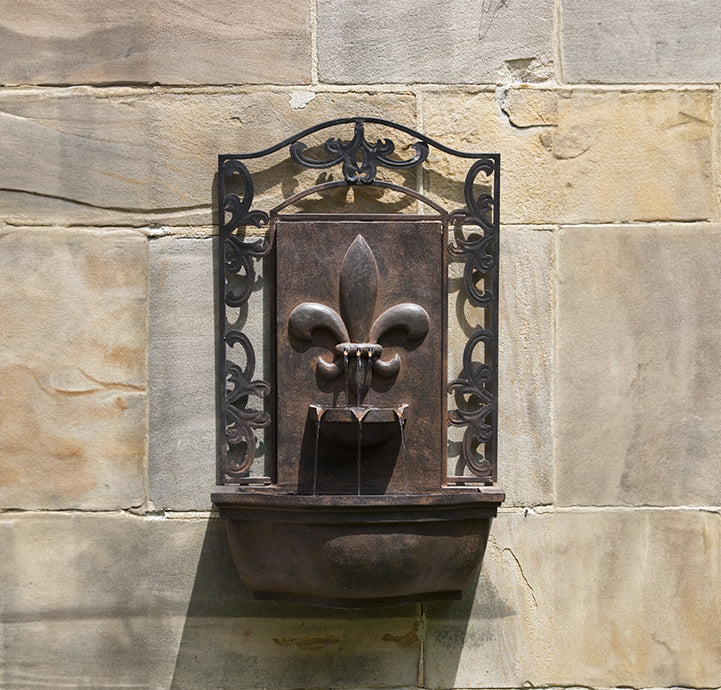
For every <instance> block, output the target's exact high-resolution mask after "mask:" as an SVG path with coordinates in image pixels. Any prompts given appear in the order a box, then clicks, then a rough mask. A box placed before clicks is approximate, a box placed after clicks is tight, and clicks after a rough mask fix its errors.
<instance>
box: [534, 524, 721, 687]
mask: <svg viewBox="0 0 721 690" xmlns="http://www.w3.org/2000/svg"><path fill="white" fill-rule="evenodd" d="M555 519H556V528H555V530H554V535H555V536H554V541H555V545H554V554H555V558H554V585H555V594H554V599H555V602H554V607H553V608H554V618H553V622H554V624H553V628H554V633H553V640H554V651H553V656H554V664H553V673H552V677H551V678H550V679H549V680H550V683H549V684H561V680H560V679H568V680H570V682H572V683H577V684H579V685H584V686H591V687H598V686H601V685H604V686H611V687H613V686H620V685H630V686H632V687H717V686H718V685H719V682H721V670H720V669H719V666H718V663H717V659H719V657H720V656H721V642H720V641H721V624H720V623H719V621H721V615H720V614H721V589H720V587H719V583H720V582H721V578H719V574H720V573H719V563H721V552H720V551H721V541H720V540H719V535H720V534H721V529H720V527H721V525H720V524H719V519H720V517H719V514H718V513H709V512H696V511H681V510H663V511H654V510H633V511H628V510H611V511H609V510H605V511H597V512H586V513H583V514H578V513H575V512H568V513H563V514H561V515H557V516H555ZM525 572H528V568H526V569H525Z"/></svg>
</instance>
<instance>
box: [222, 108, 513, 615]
mask: <svg viewBox="0 0 721 690" xmlns="http://www.w3.org/2000/svg"><path fill="white" fill-rule="evenodd" d="M366 126H370V127H374V128H377V129H381V128H384V129H386V130H387V129H391V130H394V131H395V132H396V133H400V134H401V135H402V136H406V137H411V138H412V140H413V141H412V143H411V144H410V147H411V148H412V149H413V154H412V155H411V156H410V157H408V158H403V157H401V156H399V155H398V154H397V153H396V152H395V148H396V145H395V144H394V142H393V141H392V140H391V139H389V138H383V139H378V140H377V141H376V142H375V143H371V142H369V141H368V140H367V139H366ZM344 127H353V135H352V137H349V138H348V139H347V140H344V139H343V138H331V139H327V140H326V141H325V143H324V144H323V146H322V149H321V151H320V153H319V152H318V150H317V148H316V149H313V148H308V146H307V145H306V143H305V142H304V141H303V140H307V139H308V138H309V137H312V136H313V135H315V134H316V133H319V132H322V131H324V130H326V129H330V128H344ZM286 148H287V149H288V151H289V156H290V158H291V159H292V161H294V162H295V164H296V165H298V166H300V169H333V168H335V167H336V166H340V167H341V171H342V179H338V180H330V181H328V180H326V181H323V182H321V183H319V184H315V185H313V186H311V187H309V188H307V189H304V190H303V191H300V192H297V193H294V194H292V195H291V196H289V197H288V198H286V199H285V200H284V201H282V202H281V203H280V204H278V205H277V206H276V207H275V208H273V209H272V210H270V211H269V212H265V211H263V210H259V209H254V208H252V204H253V199H254V186H253V178H252V176H251V173H250V171H249V169H248V166H247V161H251V160H256V159H263V158H265V157H266V156H271V155H273V154H276V153H277V152H280V151H283V150H285V149H286ZM431 149H434V151H437V152H438V153H439V154H443V155H446V156H451V157H460V158H465V159H469V160H470V161H471V165H470V168H469V170H468V173H467V175H466V178H465V185H464V192H463V195H464V200H465V206H464V207H462V208H459V209H457V210H454V211H452V212H450V213H449V212H447V211H446V210H445V209H444V208H442V207H441V206H440V205H439V204H438V203H436V202H435V201H433V200H432V199H430V198H428V197H427V196H425V195H423V194H422V193H421V192H419V191H418V190H416V189H413V188H411V187H408V186H405V185H400V184H397V183H395V182H390V181H384V180H381V179H379V178H378V172H379V167H382V168H386V169H389V170H396V171H400V170H410V169H411V168H415V167H416V166H422V165H423V163H425V162H426V159H427V157H428V155H429V151H430V150H431ZM499 166H500V157H499V155H498V154H475V153H467V152H461V151H456V150H454V149H451V148H449V147H447V146H444V145H443V144H441V143H439V142H437V141H435V140H433V139H431V138H429V137H426V136H424V135H422V134H421V133H419V132H416V131H415V130H413V129H410V128H408V127H405V126H403V125H400V124H397V123H393V122H390V121H387V120H383V119H380V118H343V119H338V120H333V121H329V122H324V123H320V124H318V125H316V126H315V127H311V128H309V129H307V130H304V131H303V132H300V133H298V134H297V135H295V136H293V137H290V138H288V139H286V140H284V141H282V142H280V143H278V144H276V145H274V146H271V147H269V148H267V149H264V150H262V151H257V152H253V153H245V154H228V155H221V156H220V157H219V175H218V191H219V208H220V209H222V211H221V213H220V223H219V224H220V237H221V242H220V250H219V264H218V271H219V285H220V295H219V297H220V299H219V304H220V314H219V324H220V333H219V365H220V366H219V368H220V372H221V385H220V408H221V428H222V442H221V454H220V462H219V465H220V470H219V474H220V484H219V486H217V487H216V489H215V491H214V492H213V494H212V499H213V502H214V503H215V504H216V505H217V506H218V507H219V510H220V514H221V516H222V517H224V518H225V519H226V525H227V532H228V539H229V544H230V549H231V553H232V555H233V559H234V562H235V564H236V567H237V570H238V572H239V574H240V576H241V578H242V579H243V581H244V582H245V583H246V585H247V586H248V587H250V588H251V589H252V590H253V591H254V593H255V596H256V597H257V598H261V599H278V600H293V601H303V602H308V603H316V604H322V605H328V606H346V607H367V606H390V605H396V604H402V603H406V602H410V601H420V600H429V599H449V598H458V597H460V595H461V592H462V590H463V589H464V588H465V587H466V586H467V584H468V583H469V582H470V581H471V579H472V578H473V576H474V575H475V573H476V572H477V571H478V568H479V567H480V564H481V561H482V557H483V553H484V550H485V546H486V541H487V538H488V532H489V529H490V525H491V521H492V518H493V517H494V516H495V515H496V510H497V507H498V506H499V505H500V503H501V502H502V501H503V499H504V493H503V491H502V490H501V489H500V488H499V487H498V486H496V476H497V463H496V435H497V413H498V407H497V388H498V386H497V371H498V367H497V357H498V354H497V353H498V348H497V338H498V242H499V236H498V235H499V225H498V223H499V221H498V196H499V184H500V180H499ZM238 183H239V186H240V189H239V191H231V187H232V186H233V185H236V186H238ZM348 186H361V187H366V188H372V187H375V188H380V189H382V190H386V191H390V192H392V193H394V194H396V195H403V196H404V197H406V198H409V199H411V200H412V202H413V203H414V204H418V206H419V207H420V206H422V207H423V208H424V209H425V211H426V212H425V213H418V214H408V213H393V214H389V213H384V212H379V213H357V212H356V213H352V212H346V209H343V212H342V213H338V212H326V211H323V212H317V211H316V210H312V211H308V210H307V209H305V208H303V201H304V200H306V199H309V198H310V197H312V196H316V197H317V196H319V195H320V196H321V200H322V198H323V195H324V194H328V193H329V192H331V191H332V190H334V189H337V188H341V187H348ZM292 207H296V208H301V210H300V211H296V212H291V211H290V209H291V208H292ZM313 208H314V209H315V208H317V205H316V206H314V207H313ZM247 227H255V228H265V227H267V232H266V234H265V236H263V237H255V238H253V237H251V236H250V235H251V233H247V234H246V233H245V232H244V228H247ZM449 229H450V230H452V232H453V233H454V236H453V241H451V242H450V243H449V237H448V235H449ZM449 256H450V258H451V259H452V260H454V261H459V262H463V264H464V265H463V276H464V278H463V282H464V286H465V296H466V299H467V300H468V302H469V303H470V304H471V305H472V306H474V307H475V308H476V309H477V312H478V317H479V319H478V320H479V325H478V326H476V327H474V328H473V329H472V331H471V332H470V333H469V334H468V336H469V337H468V341H467V344H466V346H465V349H464V352H463V368H462V371H460V372H455V374H454V375H452V376H451V377H450V379H451V380H450V381H448V378H449V376H448V373H447V366H448V365H447V362H448V358H447V354H448V353H447V348H448V345H447V339H448V338H447V294H448V277H447V275H448V270H447V267H448V257H449ZM257 262H264V263H263V266H264V270H263V283H264V289H265V290H266V291H267V292H268V295H267V296H268V302H269V304H270V305H271V306H270V308H269V309H268V312H270V313H269V314H267V318H269V319H271V325H272V327H271V328H270V340H271V347H272V349H273V351H272V356H271V362H272V365H271V371H272V375H271V376H270V379H271V381H265V380H254V372H255V350H254V347H253V344H252V343H251V340H250V338H249V336H248V335H247V333H245V332H244V331H243V330H242V327H241V326H239V325H238V324H239V323H240V322H242V318H241V317H240V316H231V312H233V311H235V312H237V313H238V314H240V313H244V311H245V310H247V309H248V305H249V300H250V297H251V294H252V292H253V288H254V285H255V283H256V265H257ZM239 359H240V360H241V361H242V364H238V363H237V362H238V360H239ZM449 396H450V399H449ZM254 401H256V403H254ZM261 401H262V403H261ZM257 403H261V404H257ZM449 403H450V404H449ZM449 425H450V426H451V427H452V428H455V429H459V430H462V432H463V434H462V435H463V438H462V440H461V441H459V442H458V443H457V444H456V445H457V446H459V447H460V452H459V454H458V457H457V458H455V459H449V453H448V426H449ZM260 434H263V435H264V441H263V448H264V451H265V452H264V457H263V461H262V467H260V468H259V467H258V461H257V458H256V446H257V445H258V444H259V441H258V436H259V435H260ZM271 451H272V452H271Z"/></svg>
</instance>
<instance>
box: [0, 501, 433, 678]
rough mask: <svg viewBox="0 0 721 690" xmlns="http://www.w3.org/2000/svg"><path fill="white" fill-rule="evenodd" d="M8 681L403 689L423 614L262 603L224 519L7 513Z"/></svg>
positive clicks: (0, 611) (1, 588) (1, 540)
mask: <svg viewBox="0 0 721 690" xmlns="http://www.w3.org/2000/svg"><path fill="white" fill-rule="evenodd" d="M0 549H1V551H2V554H3V559H2V561H0V621H1V623H0V626H1V627H0V635H1V636H2V638H3V645H4V646H3V652H4V658H3V665H4V668H3V675H2V676H0V687H6V688H21V687H48V688H51V687H52V688H57V687H67V688H80V687H94V688H100V687H119V686H122V687H138V688H170V687H172V688H178V689H183V690H197V689H198V688H217V687H222V688H228V689H229V690H231V689H234V688H237V689H246V688H248V689H250V688H274V689H276V688H277V689H278V690H282V689H283V688H289V689H290V688H300V687H361V686H363V685H366V684H367V685H368V686H371V687H381V686H385V687H399V686H410V685H412V684H414V682H415V680H416V677H417V673H418V657H419V638H418V635H417V634H416V629H417V621H418V618H417V609H416V607H412V606H407V607H402V608H396V609H390V610H381V611H371V612H361V611H334V610H324V609H317V608H312V607H306V606H300V605H292V604H275V603H269V602H262V603H261V602H256V601H255V600H254V599H253V598H252V596H251V595H250V593H249V592H248V590H247V589H246V588H245V587H244V586H243V585H242V584H241V582H240V580H239V578H238V576H237V575H236V573H235V569H234V567H233V564H232V562H231V560H230V555H229V553H228V550H227V543H226V541H225V531H224V527H223V523H222V521H221V520H217V519H211V520H209V521H206V520H201V519H196V520H182V519H173V520H159V519H148V518H141V517H133V516H127V515H78V514H75V515H57V514H56V515H44V516H39V515H33V514H25V515H14V516H3V517H2V518H0Z"/></svg>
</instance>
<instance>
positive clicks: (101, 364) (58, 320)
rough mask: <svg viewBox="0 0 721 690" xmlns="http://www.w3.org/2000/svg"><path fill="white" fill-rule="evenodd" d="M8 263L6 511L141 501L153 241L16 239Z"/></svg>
mask: <svg viewBox="0 0 721 690" xmlns="http://www.w3.org/2000/svg"><path fill="white" fill-rule="evenodd" d="M0 262H1V263H2V270H1V271H0V302H1V303H2V305H3V319H2V324H1V325H0V329H1V330H2V338H1V339H0V353H1V354H0V390H2V396H1V397H0V477H1V479H0V505H2V506H3V507H4V508H47V509H58V508H85V509H114V508H121V507H129V506H133V505H139V504H141V503H142V502H143V500H144V498H145V489H144V476H143V475H144V462H145V443H146V429H147V422H146V399H145V391H146V365H145V360H146V342H147V336H146V324H147V319H146V309H147V247H146V240H145V238H144V237H142V236H141V235H139V234H135V233H131V232H128V231H116V232H113V231H107V232H93V231H83V230H59V229H51V230H30V229H21V230H11V231H8V232H6V233H5V234H4V235H2V237H0Z"/></svg>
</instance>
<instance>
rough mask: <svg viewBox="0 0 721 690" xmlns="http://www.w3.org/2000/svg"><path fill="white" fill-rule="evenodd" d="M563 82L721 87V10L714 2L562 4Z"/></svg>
mask: <svg viewBox="0 0 721 690" xmlns="http://www.w3.org/2000/svg"><path fill="white" fill-rule="evenodd" d="M561 50H562V64H563V76H564V80H565V81H568V82H594V83H612V84H613V83H653V82H656V83H658V82H676V83H694V82H696V83H715V82H718V81H721V4H719V3H718V2H716V1H715V0H684V1H683V2H678V1H677V0H639V1H638V2H634V3H628V2H623V0H601V1H600V2H586V0H561Z"/></svg>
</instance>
